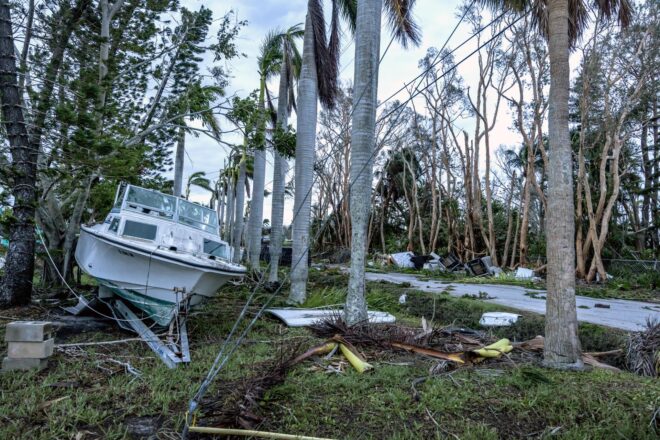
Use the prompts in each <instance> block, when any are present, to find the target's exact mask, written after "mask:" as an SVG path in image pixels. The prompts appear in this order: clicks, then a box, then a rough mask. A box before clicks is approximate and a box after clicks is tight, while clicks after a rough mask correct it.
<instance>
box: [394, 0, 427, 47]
mask: <svg viewBox="0 0 660 440" xmlns="http://www.w3.org/2000/svg"><path fill="white" fill-rule="evenodd" d="M415 1H416V0H385V10H386V12H387V21H388V25H389V27H390V28H391V31H392V33H393V34H394V36H395V38H396V39H397V40H398V41H399V44H401V46H403V47H404V48H407V47H408V45H409V44H412V45H414V46H419V44H420V43H421V41H422V34H421V29H420V27H419V25H418V24H417V23H416V22H415V21H414V20H413V17H412V9H413V7H414V6H415Z"/></svg>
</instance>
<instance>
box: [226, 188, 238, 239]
mask: <svg viewBox="0 0 660 440" xmlns="http://www.w3.org/2000/svg"><path fill="white" fill-rule="evenodd" d="M235 196H236V187H235V186H234V176H230V177H229V178H228V180H227V209H226V210H225V235H224V237H225V240H226V241H228V242H230V243H231V239H232V230H233V229H234V206H236V200H235Z"/></svg>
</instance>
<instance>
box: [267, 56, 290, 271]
mask: <svg viewBox="0 0 660 440" xmlns="http://www.w3.org/2000/svg"><path fill="white" fill-rule="evenodd" d="M285 44H286V43H285ZM282 53H283V55H284V57H286V56H287V55H286V53H287V51H286V50H283V51H282ZM286 64H287V63H286V60H285V59H284V60H282V69H281V71H280V89H279V95H278V98H277V125H278V127H280V128H281V129H282V130H286V128H287V114H288V111H287V108H288V104H289V103H288V99H287V98H288V93H287V69H286ZM273 160H274V164H273V194H272V195H271V197H272V206H271V214H270V217H271V219H270V249H269V253H270V273H269V275H268V281H270V282H271V283H274V282H277V281H278V273H277V272H278V270H279V266H280V257H281V255H282V234H283V232H284V231H283V230H282V226H283V224H284V187H285V185H286V173H287V171H288V170H287V168H288V163H287V160H286V158H285V157H284V156H283V155H281V154H280V153H279V152H278V151H277V150H275V149H274V150H273Z"/></svg>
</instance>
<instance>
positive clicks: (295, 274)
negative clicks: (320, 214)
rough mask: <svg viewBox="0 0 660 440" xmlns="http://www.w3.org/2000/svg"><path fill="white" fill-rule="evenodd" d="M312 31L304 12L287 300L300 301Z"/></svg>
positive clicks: (311, 147)
mask: <svg viewBox="0 0 660 440" xmlns="http://www.w3.org/2000/svg"><path fill="white" fill-rule="evenodd" d="M317 98H318V90H317V76H316V61H315V55H314V31H313V29H312V18H311V16H310V14H309V13H308V14H307V19H306V22H305V36H304V39H303V55H302V68H301V70H300V79H299V80H298V112H297V114H298V120H297V135H296V168H295V173H296V174H295V179H296V185H295V191H296V192H295V197H294V205H293V235H292V238H293V249H292V251H293V252H292V256H291V258H292V259H291V292H290V294H289V301H290V302H292V303H297V304H300V303H302V302H304V301H305V298H306V296H307V276H308V267H307V260H308V253H309V229H310V228H309V226H310V225H309V220H310V212H311V204H312V184H313V177H314V174H313V172H314V153H315V150H316V118H317V114H316V112H317V105H318V102H317V101H318V99H317Z"/></svg>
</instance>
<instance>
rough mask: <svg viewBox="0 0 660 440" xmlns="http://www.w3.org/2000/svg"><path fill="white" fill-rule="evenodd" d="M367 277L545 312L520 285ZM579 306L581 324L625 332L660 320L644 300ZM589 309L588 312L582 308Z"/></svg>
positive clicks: (657, 309)
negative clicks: (650, 320)
mask: <svg viewBox="0 0 660 440" xmlns="http://www.w3.org/2000/svg"><path fill="white" fill-rule="evenodd" d="M366 278H367V280H369V281H389V282H392V283H410V285H411V286H412V287H414V288H416V289H418V290H424V291H428V292H438V293H439V292H442V291H444V290H445V289H447V288H448V287H450V286H451V287H452V289H450V290H449V292H448V293H449V294H451V295H452V296H463V295H465V294H470V295H478V294H479V292H485V293H487V294H488V296H491V297H494V298H493V299H489V300H487V301H488V302H492V303H495V304H501V305H503V306H507V307H512V308H514V309H519V310H525V311H528V312H536V313H541V314H544V313H545V301H544V300H543V299H541V298H532V297H530V296H527V295H525V293H526V292H529V291H530V290H532V289H527V288H524V287H518V286H506V285H501V284H497V285H494V284H462V283H449V282H443V281H435V280H433V281H422V280H420V279H419V278H417V277H416V276H415V275H411V274H402V273H391V272H390V273H374V272H367V274H366ZM537 292H538V293H539V295H543V296H545V293H546V292H545V290H538V291H537ZM576 303H577V305H578V309H577V315H578V320H579V321H584V322H590V323H593V324H600V325H605V326H608V327H614V328H619V329H623V330H633V331H634V330H640V329H642V328H643V327H644V326H645V323H646V319H647V318H649V317H651V318H656V319H660V305H659V304H652V303H645V302H641V301H627V300H622V299H609V300H608V299H595V298H588V297H585V296H578V297H576ZM596 303H599V304H608V305H609V306H610V308H609V309H606V308H597V307H594V306H595V304H596ZM579 306H587V307H589V308H588V309H585V308H579Z"/></svg>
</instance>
